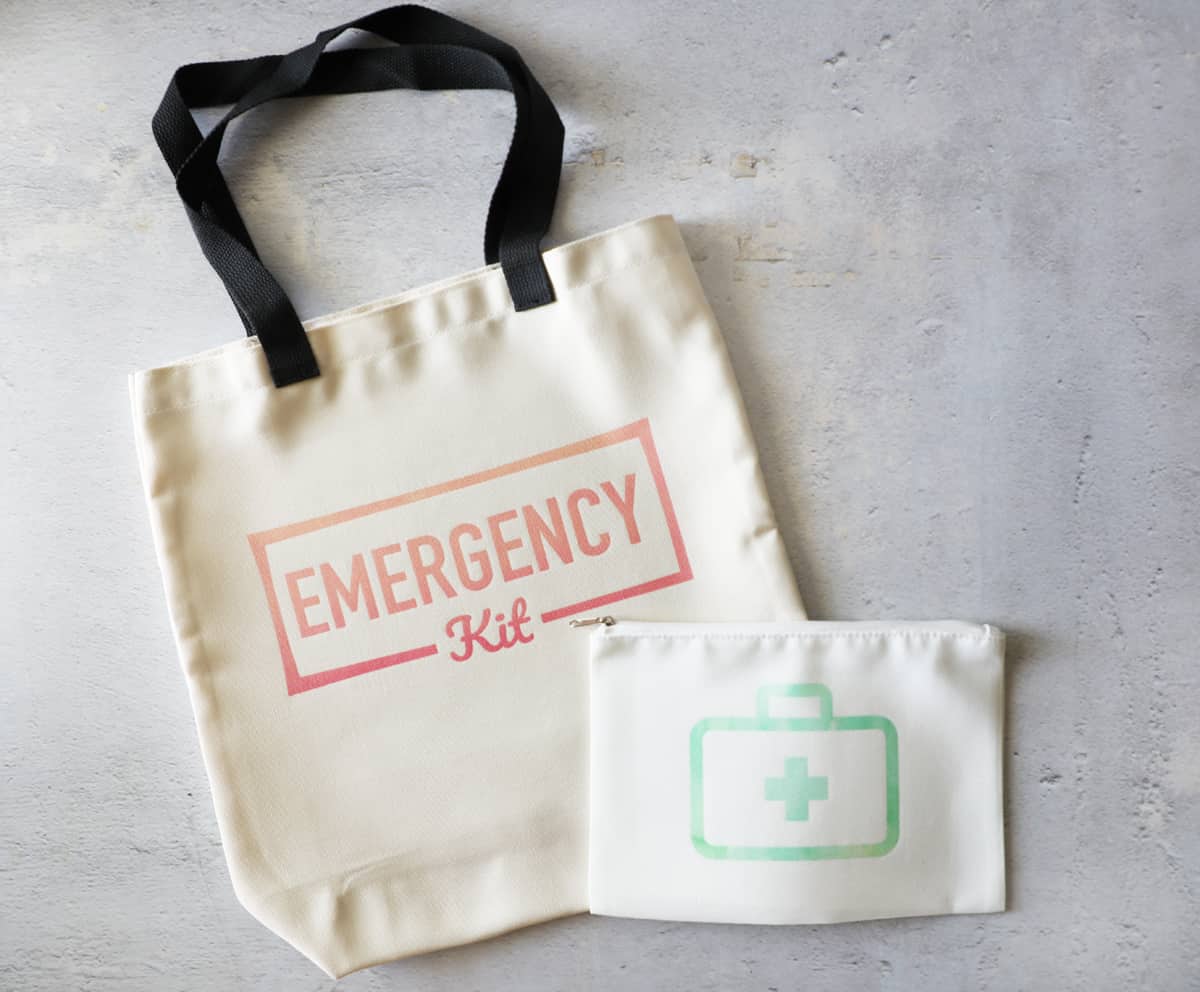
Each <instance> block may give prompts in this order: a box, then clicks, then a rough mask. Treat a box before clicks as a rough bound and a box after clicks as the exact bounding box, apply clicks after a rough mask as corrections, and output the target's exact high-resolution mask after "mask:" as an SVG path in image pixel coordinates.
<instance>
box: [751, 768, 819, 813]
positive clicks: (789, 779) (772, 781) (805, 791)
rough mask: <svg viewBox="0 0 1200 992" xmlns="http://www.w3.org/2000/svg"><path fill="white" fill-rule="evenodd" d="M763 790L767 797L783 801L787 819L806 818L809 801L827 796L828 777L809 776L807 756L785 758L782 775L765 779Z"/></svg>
mask: <svg viewBox="0 0 1200 992" xmlns="http://www.w3.org/2000/svg"><path fill="white" fill-rule="evenodd" d="M764 792H765V795H766V798H767V799H770V800H772V801H775V802H783V803H785V806H784V808H785V810H786V811H787V819H789V820H807V819H808V804H809V802H811V801H812V800H814V799H828V798H829V779H828V778H827V777H826V776H824V775H813V776H810V775H809V774H808V759H807V758H787V759H786V760H785V761H784V763H783V775H782V777H772V778H769V779H767V781H766V789H765V790H764Z"/></svg>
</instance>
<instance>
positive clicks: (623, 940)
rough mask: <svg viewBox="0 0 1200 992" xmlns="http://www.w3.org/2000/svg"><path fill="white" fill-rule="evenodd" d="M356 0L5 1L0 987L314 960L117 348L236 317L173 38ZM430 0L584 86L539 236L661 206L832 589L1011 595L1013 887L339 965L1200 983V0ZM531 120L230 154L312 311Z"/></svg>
mask: <svg viewBox="0 0 1200 992" xmlns="http://www.w3.org/2000/svg"><path fill="white" fill-rule="evenodd" d="M365 8H366V5H364V4H359V3H355V4H351V3H345V2H340V0H314V2H305V3H292V4H284V3H273V2H268V0H254V2H246V0H238V2H234V0H210V2H208V3H205V4H187V3H183V2H179V0H163V2H159V3H149V2H146V3H143V2H135V0H107V2H105V0H80V2H73V3H68V2H64V0H57V2H42V3H36V4H35V3H26V4H18V3H15V2H14V3H8V4H5V5H4V6H3V9H2V10H0V36H3V38H4V39H5V44H4V48H5V52H4V57H3V59H2V60H0V93H3V101H2V102H0V127H2V133H3V141H2V142H0V210H2V212H3V220H2V224H0V259H2V261H0V308H2V309H0V315H2V320H3V328H4V333H3V335H2V336H0V417H2V421H3V425H4V426H3V432H4V433H3V445H2V446H0V448H2V450H0V497H2V502H0V514H2V516H0V527H2V528H3V530H2V533H3V555H4V563H3V578H2V580H0V581H2V585H0V651H2V655H3V673H2V677H0V703H2V709H0V753H2V758H0V760H2V761H3V779H2V782H3V785H2V789H3V793H2V795H0V987H2V988H4V989H6V990H7V989H12V990H21V992H33V990H53V992H62V990H69V989H116V988H120V989H122V990H149V992H170V990H196V989H202V990H210V989H211V990H228V989H255V990H260V989H261V990H287V992H296V990H308V989H314V990H315V989H322V988H328V987H329V986H330V985H331V984H332V983H330V982H329V981H328V980H326V979H324V978H323V976H322V975H321V974H320V973H319V972H318V971H317V970H316V969H315V968H314V967H313V966H312V965H310V964H309V963H308V962H307V961H305V960H304V959H303V958H302V957H300V955H299V954H297V953H296V952H294V951H292V950H291V949H290V948H288V947H287V946H285V945H284V944H283V943H282V942H281V941H279V940H277V939H276V938H275V937H274V936H272V935H271V934H270V933H268V932H267V931H266V930H264V929H262V928H261V927H260V926H259V925H258V924H257V923H256V922H254V920H252V919H251V918H250V916H249V915H247V914H246V913H245V912H244V911H243V910H242V909H241V908H240V907H239V905H238V904H237V902H236V900H235V898H234V895H233V892H232V891H231V889H230V886H229V883H228V879H227V876H226V873H225V868H224V865H223V861H222V857H221V851H220V846H219V843H218V839H217V832H216V826H215V823H214V820H213V814H212V810H211V806H210V802H209V796H208V790H207V786H206V783H205V780H204V773H203V770H202V767H201V762H200V758H199V754H198V752H197V746H196V742H195V737H194V733H193V728H192V726H191V722H190V721H191V718H190V712H189V708H188V702H187V698H186V694H185V691H184V683H183V678H182V675H181V674H180V672H179V670H178V666H177V663H176V660H175V654H174V649H173V646H172V643H171V638H170V632H169V629H168V625H167V619H166V615H165V609H164V602H163V596H162V592H161V588H160V585H159V577H158V573H157V570H156V566H155V562H154V558H153V554H152V549H151V544H150V535H149V529H148V525H147V521H146V514H145V510H144V507H143V505H142V500H141V495H140V492H139V486H138V479H137V472H136V469H135V464H134V455H133V444H132V438H131V431H130V426H129V417H128V414H127V399H126V392H125V374H126V372H127V371H129V370H130V369H133V368H137V367H144V366H148V365H151V364H156V363H160V362H162V361H164V360H167V359H171V358H175V357H177V356H179V355H182V354H186V353H190V352H193V351H197V350H200V349H202V348H205V347H208V346H211V345H215V344H218V343H221V342H223V341H225V340H227V339H230V338H232V337H234V336H236V335H238V334H239V333H240V326H239V324H238V321H237V319H236V317H235V315H234V313H233V311H232V309H231V308H230V306H229V304H228V302H227V300H226V299H225V297H224V296H223V294H222V291H221V289H220V287H219V285H218V283H217V281H216V279H215V277H213V276H212V274H211V273H210V271H209V269H208V268H207V266H206V264H205V262H204V260H203V258H202V256H201V254H200V252H199V250H198V249H197V247H196V245H195V243H194V241H193V238H192V235H191V232H190V229H189V228H188V226H187V223H186V221H185V218H184V214H183V211H182V209H181V208H180V207H179V206H178V205H177V203H176V201H175V200H174V195H173V192H172V189H171V185H170V183H169V181H168V178H167V175H166V172H165V170H164V167H163V165H162V164H161V162H160V161H159V159H158V155H157V152H156V150H155V149H154V147H153V145H152V143H151V139H150V133H149V128H148V125H149V119H150V115H151V112H152V110H153V108H154V106H155V104H156V102H157V99H158V97H159V94H160V92H161V91H162V88H163V86H164V85H165V83H166V81H167V78H168V76H169V74H170V71H171V69H172V68H173V67H174V66H175V65H177V64H179V63H182V62H185V61H189V60H195V59H199V58H206V57H207V58H216V57H226V58H227V57H234V56H243V55H249V54H257V53H260V52H265V51H277V50H281V49H283V48H286V47H290V46H292V45H294V44H298V43H300V42H301V41H303V40H307V38H309V37H310V36H311V35H312V34H313V33H314V32H315V31H316V30H317V29H318V28H320V27H324V26H327V25H329V24H331V23H335V22H338V21H340V20H342V19H345V18H347V17H348V16H351V15H352V14H356V13H360V12H362V11H363V10H364V9H365ZM448 9H449V10H451V11H452V12H456V13H459V14H460V15H462V16H465V17H467V18H469V19H472V20H474V21H476V22H477V23H479V24H480V25H481V26H483V27H485V28H490V29H492V30H494V31H495V32H497V33H501V34H503V35H504V36H505V37H507V38H509V39H511V40H513V41H515V42H516V43H517V44H519V46H520V47H521V49H522V51H523V52H524V53H525V55H526V57H527V59H528V61H529V62H530V63H531V64H532V66H533V67H534V68H535V70H536V71H537V73H538V74H539V75H540V77H541V78H542V80H543V82H544V83H545V85H546V87H547V89H548V90H549V91H550V93H551V94H552V95H553V96H554V98H555V99H556V101H557V102H558V104H559V106H560V107H561V109H562V112H563V116H564V118H565V120H566V123H567V128H568V133H569V139H568V155H567V157H568V159H569V161H568V162H567V164H566V166H565V168H564V171H563V177H564V182H563V192H562V198H561V201H560V206H559V210H558V214H557V220H556V225H555V237H556V238H557V239H558V240H569V239H571V238H575V237H580V236H583V235H586V234H588V233H592V232H596V231H600V230H603V229H605V228H607V227H610V226H612V225H615V224H617V223H620V222H623V221H626V220H630V219H632V218H635V217H638V216H641V215H645V214H650V213H655V212H659V211H671V212H673V213H675V214H676V216H677V217H678V218H679V220H680V222H681V224H682V226H683V229H684V232H685V236H686V238H687V240H688V243H689V246H690V248H691V251H692V252H693V254H694V257H695V259H696V263H697V267H698V269H699V272H700V276H701V279H702V281H703V283H704V285H705V287H706V289H707V292H708V293H709V295H710V298H711V300H712V303H713V306H714V307H715V308H716V310H717V313H718V316H719V318H720V320H721V322H722V325H723V327H724V330H725V333H726V335H727V337H728V340H729V344H730V348H731V351H732V354H733V358H734V362H735V365H736V369H737V373H738V375H739V378H740V380H741V382H742V385H743V388H744V391H745V394H746V398H747V401H748V404H749V409H750V416H751V419H752V422H753V428H754V431H755V434H756V435H757V438H758V440H759V442H760V445H761V450H762V455H763V460H764V464H765V466H766V473H767V476H768V482H769V486H770V490H771V493H772V495H773V498H774V501H775V506H776V509H777V512H778V515H779V518H780V522H781V524H782V527H783V531H784V534H785V537H786V540H787V543H788V546H789V548H790V551H791V554H792V556H793V558H794V561H795V565H796V569H797V573H798V575H799V578H800V582H801V586H802V589H803V591H804V593H805V596H806V598H807V601H808V603H809V606H810V610H811V612H812V614H813V615H814V616H816V617H822V618H827V617H833V618H871V617H891V618H923V617H933V616H950V617H962V618H969V619H978V620H987V621H991V622H993V623H997V624H999V625H1001V626H1003V627H1005V628H1007V629H1008V630H1009V631H1010V632H1011V635H1012V640H1011V678H1010V690H1011V693H1010V700H1009V733H1010V740H1009V745H1008V816H1009V819H1008V823H1009V827H1008V837H1009V844H1010V848H1011V851H1010V883H1011V909H1010V911H1009V912H1008V913H1006V914H1004V915H999V916H990V917H959V918H943V919H917V920H906V921H898V922H889V923H879V924H860V925H849V926H838V927H832V928H828V929H819V928H797V929H765V928H734V927H702V926H688V925H672V924H656V923H644V922H632V921H622V920H606V919H587V918H576V919H571V920H565V921H562V922H559V923H555V924H551V925H547V926H542V927H537V928H535V929H531V930H528V931H525V932H522V933H518V934H515V935H513V936H511V937H508V938H505V939H500V940H494V941H490V942H487V943H484V944H480V945H478V946H474V947H469V948H465V949H461V950H455V951H450V952H446V953H441V954H436V955H432V956H429V957H425V958H421V959H417V960H412V961H409V962H401V963H398V964H395V965H391V966H388V967H383V968H379V969H376V970H374V971H372V972H368V973H362V974H359V975H357V976H354V977H352V978H350V979H347V980H345V981H344V982H342V983H341V986H340V987H342V988H344V989H347V990H355V992H366V990H383V989H421V990H455V992H458V990H463V989H484V990H501V992H516V990H529V989H547V990H549V989H597V990H608V989H612V990H621V992H624V990H643V989H644V990H655V992H661V990H676V989H678V990H683V989H688V990H694V989H751V990H763V992H766V990H771V989H775V990H791V989H818V990H819V989H839V990H844V989H886V990H894V989H920V990H943V989H1047V990H1055V992H1058V990H1067V989H1087V990H1097V989H1150V990H1177V989H1178V990H1182V989H1197V988H1200V941H1198V940H1197V939H1196V938H1197V932H1198V929H1200V912H1198V911H1200V874H1198V867H1197V866H1198V860H1200V706H1198V693H1197V689H1198V669H1197V663H1196V660H1197V649H1196V638H1195V633H1194V632H1195V627H1196V619H1197V618H1196V613H1197V607H1198V605H1200V581H1198V562H1200V533H1198V527H1197V515H1196V512H1197V496H1198V495H1200V404H1198V400H1197V393H1198V389H1200V347H1198V345H1197V328H1198V323H1200V320H1198V317H1197V313H1198V308H1200V279H1198V278H1197V273H1198V270H1200V237H1198V235H1197V230H1198V225H1200V181H1198V176H1200V125H1198V123H1197V121H1198V119H1200V118H1198V111H1197V107H1198V106H1200V6H1198V5H1197V4H1196V3H1195V2H1194V0H1159V2H1149V0H1093V2H1090V3H1072V4H1067V3H1057V2H1052V0H1046V2H1029V0H1025V2H1017V0H979V2H975V0H971V2H961V3H955V2H928V0H894V2H890V3H881V2H869V0H846V2H844V3H839V4H833V5H828V4H815V3H808V2H804V3H787V4H784V3H767V2H762V3H738V2H734V0H727V2H721V3H718V2H712V0H688V2H682V0H677V2H671V3H658V2H646V0H606V2H604V3H584V2H578V0H571V2H562V0H523V2H513V3H508V4H503V5H498V4H494V3H485V2H483V0H454V2H453V4H452V5H451V6H450V7H449V8H448ZM510 121H511V110H510V107H509V103H508V98H507V97H506V96H504V95H502V94H490V93H489V94H462V95H448V96H447V95H429V96H423V97H418V96H413V95H403V94H378V95H373V96H369V97H362V98H346V99H338V100H327V101H324V102H320V103H311V102H310V103H309V104H308V105H307V106H292V107H287V108H283V109H278V110H270V111H266V112H263V113H261V114H259V116H258V117H257V118H255V119H254V120H252V121H250V122H249V123H248V124H247V125H246V126H245V127H244V128H242V129H241V130H240V131H239V132H238V133H237V135H235V140H234V141H233V142H232V147H231V149H230V154H229V156H228V158H227V162H228V164H229V173H230V175H231V182H232V183H233V186H234V189H235V191H236V192H237V194H238V195H239V196H240V199H241V202H242V204H243V205H244V209H245V213H246V215H247V217H248V219H249V221H250V224H251V227H252V230H253V232H254V234H255V237H256V239H257V240H258V243H259V245H260V247H261V249H262V250H263V252H264V253H265V255H266V257H267V258H268V259H269V261H271V262H272V263H273V264H274V265H275V267H276V269H277V271H278V272H279V273H280V274H281V277H282V279H283V281H284V283H285V285H287V286H289V287H291V288H292V289H293V292H294V298H295V299H296V300H297V302H298V305H299V307H300V309H301V311H302V313H303V314H304V315H306V316H311V315H315V314H317V313H320V312H324V311H327V310H331V309H335V308H340V307H344V306H347V305H350V304H353V303H356V302H359V301H363V300H367V299H370V298H374V297H378V296H381V295H384V294H390V293H393V292H395V291H398V290H399V289H401V288H405V287H410V286H416V285H420V284H422V283H424V282H427V281H430V280H433V279H435V278H439V277H442V276H446V275H449V274H453V273H455V272H457V271H461V270H463V269H466V268H469V267H474V266H475V265H477V264H479V262H480V249H479V244H480V242H481V235H482V230H483V220H484V208H485V204H486V202H487V197H488V193H489V191H490V188H491V184H492V182H493V179H494V176H495V175H496V174H497V171H498V169H499V163H500V161H501V159H502V156H503V152H504V146H505V142H506V139H507V135H508V129H509V127H510ZM268 132H269V134H268ZM251 136H253V137H254V139H255V140H253V141H251V140H248V139H250V138H251Z"/></svg>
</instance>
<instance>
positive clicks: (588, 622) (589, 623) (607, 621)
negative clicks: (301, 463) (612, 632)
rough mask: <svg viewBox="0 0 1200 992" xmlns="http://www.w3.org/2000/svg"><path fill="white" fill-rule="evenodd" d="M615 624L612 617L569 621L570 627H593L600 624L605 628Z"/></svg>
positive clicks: (582, 618)
mask: <svg viewBox="0 0 1200 992" xmlns="http://www.w3.org/2000/svg"><path fill="white" fill-rule="evenodd" d="M616 622H617V621H616V620H614V619H613V618H612V617H580V618H579V619H576V620H572V621H570V624H571V626H572V627H595V626H596V625H597V624H601V623H602V624H604V626H605V627H611V626H612V625H613V624H614V623H616Z"/></svg>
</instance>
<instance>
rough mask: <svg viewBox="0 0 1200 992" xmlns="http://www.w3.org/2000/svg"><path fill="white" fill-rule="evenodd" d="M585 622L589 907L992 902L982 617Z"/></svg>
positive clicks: (997, 701) (736, 915) (798, 916)
mask: <svg viewBox="0 0 1200 992" xmlns="http://www.w3.org/2000/svg"><path fill="white" fill-rule="evenodd" d="M635 608H636V607H635V606H633V605H631V606H630V609H631V610H632V609H635ZM598 629H599V631H600V632H599V633H597V634H596V635H595V636H594V637H593V638H591V650H592V697H591V709H592V749H591V755H592V757H591V858H590V866H591V884H590V890H591V894H590V898H591V908H592V912H594V913H601V914H606V915H613V916H634V917H648V918H652V919H663V920H700V921H705V922H725V923H794V924H799V923H837V922H841V921H845V920H862V919H873V918H880V917H893V916H923V915H929V914H935V913H987V912H994V911H998V910H1002V909H1003V908H1004V832H1003V816H1002V799H1001V767H1002V762H1003V757H1002V748H1001V738H1002V709H1003V651H1004V639H1003V635H1002V634H1001V633H1000V632H999V631H997V630H996V629H995V628H994V627H988V626H978V625H975V624H966V623H955V622H941V623H904V624H899V623H812V622H802V623H778V624H734V625H729V624H720V623H718V624H659V623H626V622H624V621H618V622H617V623H615V624H614V625H613V626H611V627H600V628H598Z"/></svg>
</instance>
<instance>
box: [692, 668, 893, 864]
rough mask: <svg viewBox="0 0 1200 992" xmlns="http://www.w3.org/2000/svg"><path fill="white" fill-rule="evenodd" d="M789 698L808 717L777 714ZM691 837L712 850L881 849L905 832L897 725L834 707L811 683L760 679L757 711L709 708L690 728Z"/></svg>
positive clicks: (855, 854)
mask: <svg viewBox="0 0 1200 992" xmlns="http://www.w3.org/2000/svg"><path fill="white" fill-rule="evenodd" d="M788 698H792V699H796V698H799V699H800V700H801V701H802V702H808V703H809V705H812V704H815V708H816V713H815V715H810V716H776V715H774V713H773V710H774V709H775V708H777V707H778V706H779V705H781V701H783V700H786V699H788ZM691 833H692V845H693V846H694V847H695V849H696V850H697V851H698V852H699V853H700V854H702V855H704V856H705V857H707V858H715V859H718V860H742V861H821V860H827V859H833V858H877V857H881V856H882V855H885V854H887V853H888V852H889V851H890V850H892V848H894V847H895V846H896V842H897V841H898V840H899V838H900V783H899V757H898V747H897V738H896V728H895V726H894V725H893V723H892V721H891V720H889V719H888V718H887V717H885V716H837V717H835V716H834V715H833V695H832V693H831V692H830V691H829V689H828V687H827V686H824V685H821V684H819V683H815V682H809V683H797V684H784V685H764V686H761V687H760V688H759V690H758V699H757V712H756V714H755V715H754V716H728V717H707V718H705V719H702V720H700V721H699V722H698V723H696V725H695V726H694V727H693V728H692V733H691Z"/></svg>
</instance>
